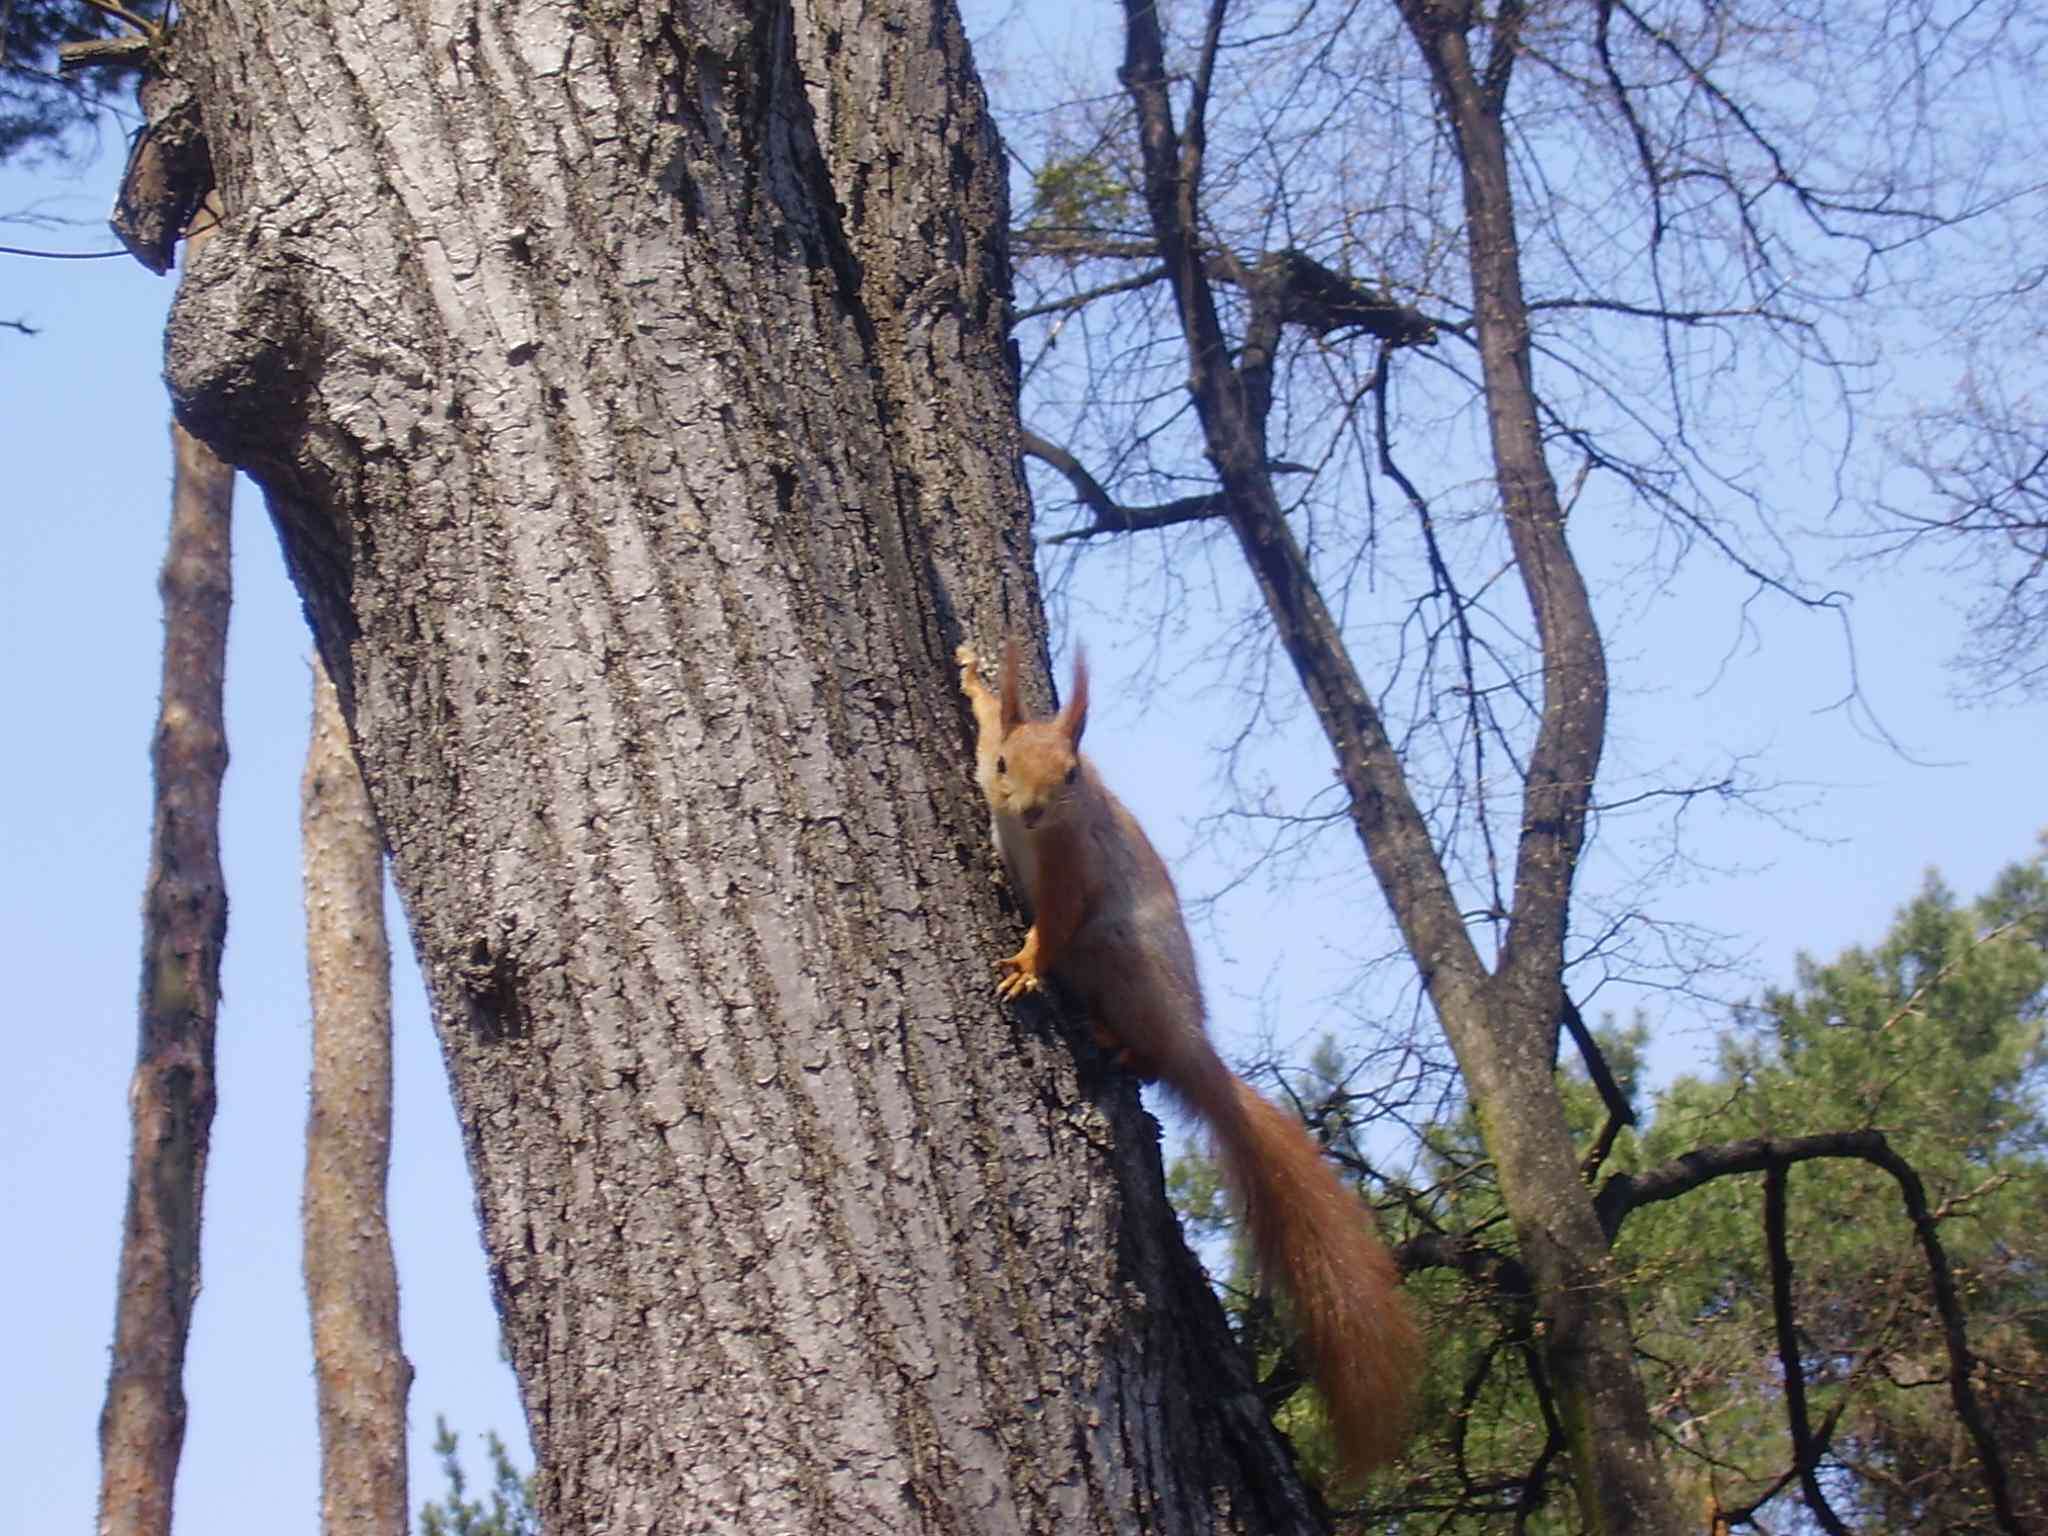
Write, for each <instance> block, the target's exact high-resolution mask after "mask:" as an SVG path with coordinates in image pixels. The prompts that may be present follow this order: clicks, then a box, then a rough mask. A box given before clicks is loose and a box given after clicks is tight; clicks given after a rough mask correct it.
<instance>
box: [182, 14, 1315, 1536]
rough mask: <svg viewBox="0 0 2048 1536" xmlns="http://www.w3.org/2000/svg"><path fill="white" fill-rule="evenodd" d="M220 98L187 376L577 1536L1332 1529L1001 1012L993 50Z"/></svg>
mask: <svg viewBox="0 0 2048 1536" xmlns="http://www.w3.org/2000/svg"><path fill="white" fill-rule="evenodd" d="M177 67H178V68H179V69H180V70H181V71H182V72H183V73H185V74H186V76H187V77H188V78H189V79H190V81H191V83H192V84H193V85H194V86H195V87H196V88H197V91H198V94H199V98H200V100H201V102H202V111H203V114H204V118H205V122H206V126H207V132H208V137H209V140H210V144H211V149H212V157H213V165H214V169H215V172H216V175H217V178H218V181H219V183H220V186H221V189H222V192H223V194H224V198H225V201H226V204H227V207H228V222H227V225H226V227H225V229H224V231H223V233H222V235H221V237H220V239H219V240H217V241H216V242H215V244H214V246H213V248H212V249H211V250H210V251H209V252H208V253H207V255H206V257H205V259H204V260H203V262H202V263H201V264H200V265H199V266H198V267H197V268H196V269H195V271H194V273H193V276H192V278H191V279H190V280H189V281H188V283H187V285H186V287H185V289H184V291H183V293H182V294H181V298H180V301H179V305H178V308H177V312H176V315H175V317H174V320H173V327H172V345H171V374H172V378H173V381H174V387H175V388H176V389H177V390H178V392H179V394H180V397H181V400H182V406H183V410H184V412H185V414H186V417H187V419H188V420H189V421H190V422H191V423H192V424H193V425H194V427H195V429H196V430H199V431H200V432H202V433H203V434H204V435H206V436H207V437H208V438H209V439H210V440H212V441H213V442H214V443H215V444H216V445H217V446H218V447H220V448H221V450H222V451H223V452H224V453H226V454H227V455H228V456H229V457H230V458H232V459H233V460H234V461H235V462H236V463H238V464H242V465H245V466H247V467H249V468H250V470H251V471H252V472H253V473H254V474H255V475H256V476H257V478H258V479H259V480H260V481H261V483H262V484H263V486H264V488H265V490H266V491H267V492H268V494H269V496H270V501H271V507H272V511H273V515H274V516H275V517H276V519H277V520H278V523H279V526H280V531H281V533H282V535H283V538H284V543H285V548H286V553H287V556H288V559H289V562H290V564H291V567H292V570H293V572H294V576H295V578H296V579H297V581H298V583H299V586H300V590H301V592H302V593H303V595H304V597H305V600H306V604H307V608H308V611H309V614H310V615H311V617H312V620H313V624H314V629H315V632H316V635H317V638H318V642H319V645H320V649H321V651H322V654H323V655H324V656H325V658H326V660H327V662H328V664H329V666H330V669H331V670H332V672H333V674H334V677H335V680H336V682H337V684H338V686H339V687H340V688H341V690H342V693H343V698H344V703H345V707H346V708H347V709H348V710H349V711H350V713H351V716H352V720H353V724H354V727H355V731H356V739H357V744H358V750H359V754H360V757H361V760H362V765H363V768H364V772H365V778H366V780H367V782H368V785H369V788H370V791H371V796H372V800H373V803H374V804H375V807H376V810H377V813H378V816H379V819H380V821H381V823H382V826H383V828H384V832H385V835H386V839H387V842H388V844H389V846H390V847H391V850H392V854H393V863H394V868H395V872H396V875H397V879H398V882H399V886H400V888H401V890H402V892H403V893H404V896H405V899H406V903H407V907H408V911H409V914H410V917H411V926H412V930H413V933H414V937H415V941H416V943H417V945H418V948H419V951H420V960H421V964H422V969H423V970H424V971H425V973H426V975H427V978H428V982H429V986H430V989H431V992H432V995H433V1001H434V1009H435V1018H436V1025H437V1028H438V1029H439V1031H440V1035H441V1040H442V1044H443V1049H444V1051H445V1054H446V1057H447V1062H448V1067H449V1072H450V1077H451V1080H452V1082H453V1085H454V1091H455V1094H456V1099H457V1105H458V1110H459V1113H460V1116H461V1119H462V1123H463V1125H464V1126H465V1128H466V1133H467V1138H468V1147H469V1153H470V1159H471V1164H472V1169H473V1171H474V1173H475V1176H476V1180H477V1186H478V1191H479V1199H480V1204H481V1208H482V1212H483V1217H484V1225H485V1241H486V1245H487V1248H488V1251H489V1255H490V1262H491V1271H492V1278H493V1282H494V1287H495V1291H496V1295H497V1299H498V1304H499V1307H500V1310H501V1313H502V1317H503V1323H504V1329H505V1336H506V1340H507V1343H508V1346H509V1349H510V1352H511V1356H512V1361H513V1365H514V1369H515V1370H516V1372H517V1374H518V1377H519V1380H520V1383H521V1387H522V1390H523V1392H524V1395H525V1401H526V1407H527V1414H528V1419H529V1425H530V1428H531V1430H532V1434H533V1438H534V1442H535V1445H536V1447H537V1450H538V1452H539V1456H540V1461H541V1472H542V1478H541V1507H542V1514H543V1518H544V1520H545V1521H546V1523H547V1525H548V1527H549V1529H551V1530H554V1531H557V1532H573V1531H579V1530H586V1529H587V1530H598V1529H603V1530H608V1531H613V1532H629V1531H644V1530H651V1529H654V1528H656V1527H657V1526H659V1527H660V1528H662V1529H664V1530H677V1529H685V1530H688V1529H729V1530H740V1529H744V1530H761V1531H774V1530H799V1529H801V1530H835V1529H860V1530H875V1531H891V1532H894V1531H904V1530H974V1531H1051V1530H1059V1531H1073V1530H1109V1529H1134V1528H1147V1529H1153V1530H1160V1531H1179V1530H1209V1529H1247V1530H1249V1529H1257V1530H1262V1531H1265V1530H1272V1531H1279V1530H1296V1529H1308V1528H1312V1526H1313V1524H1314V1520H1313V1517H1312V1516H1311V1514H1310V1513H1309V1512H1308V1510H1307V1508H1306V1506H1305V1504H1304V1501H1303V1497H1302V1495H1301V1493H1300V1491H1299V1488H1298V1487H1297V1485H1296V1484H1295V1482H1294V1480H1293V1478H1292V1476H1291V1474H1290V1473H1289V1472H1288V1471H1287V1469H1286V1466H1285V1461H1284V1457H1283V1456H1282V1455H1281V1453H1280V1450H1279V1447H1278V1445H1277V1442H1276V1441H1275V1439H1274V1438H1273V1436H1272V1434H1271V1432H1270V1429H1269V1428H1268V1426H1267V1425H1266V1424H1265V1422H1264V1419H1263V1416H1262V1414H1261V1413H1260V1411H1259V1408H1258V1404H1257V1400H1256V1398H1255V1396H1254V1395H1253V1394H1252V1392H1251V1390H1250V1384H1249V1381H1248V1379H1247V1376H1246V1374H1245V1372H1244V1369H1243V1367H1242V1364H1241V1363H1240V1362H1238V1361H1237V1360H1236V1359H1235V1358H1234V1356H1233V1355H1232V1354H1231V1353H1230V1352H1229V1351H1228V1350H1227V1349H1226V1348H1224V1347H1223V1339H1224V1335H1223V1332H1222V1323H1221V1318H1220V1314H1219V1313H1218V1311H1217V1309H1216V1308H1215V1306H1214V1304H1213V1302H1212V1301H1211V1300H1210V1298H1209V1297H1208V1295H1207V1293H1206V1292H1205V1290H1204V1289H1203V1287H1202V1285H1201V1282H1200V1277H1199V1273H1198V1272H1197V1271H1196V1270H1195V1269H1194V1267H1193V1265H1192V1264H1191V1262H1190V1261H1189V1260H1188V1258H1187V1256H1186V1254H1185V1251H1184V1249H1183V1248H1182V1247H1181V1246H1180V1243H1179V1240H1178V1237H1177V1235H1176V1234H1175V1233H1174V1231H1173V1227H1172V1224H1171V1216H1170V1214H1169V1213H1168V1211H1167V1209H1166V1207H1165V1204H1164V1201H1163V1197H1162V1194H1161V1191H1160V1187H1159V1180H1158V1166H1157V1155H1156V1149H1155V1148H1154V1147H1153V1146H1152V1145H1151V1144H1150V1142H1149V1141H1148V1140H1146V1138H1145V1137H1144V1135H1143V1125H1142V1121H1141V1120H1140V1119H1139V1117H1138V1116H1137V1114H1136V1111H1135V1099H1134V1097H1133V1096H1132V1095H1131V1094H1130V1092H1129V1091H1128V1086H1127V1085H1123V1084H1120V1083H1115V1081H1114V1080H1108V1082H1109V1084H1110V1085H1111V1086H1114V1088H1115V1091H1102V1092H1099V1098H1100V1103H1099V1105H1098V1104H1091V1102H1090V1101H1089V1098H1088V1097H1087V1096H1086V1095H1085V1094H1084V1092H1083V1091H1082V1085H1081V1084H1079V1083H1077V1081H1076V1077H1075V1073H1074V1067H1073V1063H1072V1059H1071V1058H1070V1056H1069V1055H1068V1053H1067V1051H1066V1049H1065V1048H1064V1047H1063V1046H1061V1045H1060V1044H1059V1043H1058V1042H1057V1041H1056V1040H1054V1039H1052V1038H1050V1037H1049V1035H1048V1033H1047V1031H1046V1029H1045V1024H1046V1020H1045V1018H1044V1017H1043V1016H1042V1015H1038V1014H1036V1013H1032V1012H1026V1013H1025V1014H1024V1015H1023V1016H1022V1017H1019V1018H1011V1019H1006V1018H1005V1017H1004V1016H1003V1015H1002V1014H1001V1013H1000V1012H999V1010H998V1009H997V1007H996V1005H995V1003H994V1001H993V998H992V995H991V993H992V985H991V984H992V979H993V971H992V969H991V966H990V961H991V959H992V957H994V956H995V955H997V954H1000V953H1004V952H1006V950H1007V949H1008V948H1011V947H1014V938H1015V935H1014V930H1013V929H1011V928H1009V926H1008V924H1006V923H1005V922H1004V920H1003V919H1002V918H1001V917H1000V915H999V913H998V912H997V909H996V904H995V898H994V889H993V887H992V885H991V884H990V872H991V869H992V863H991V858H990V855H989V853H988V851H987V847H986V831H985V825H984V822H983V819H982V816H981V814H980V812H979V810H978V809H977V808H976V806H975V803H974V796H973V792H972V789H971V787H970V784H969V774H968V767H969V763H968V750H967V745H966V741H967V737H966V720H965V716H964V711H963V708H962V706H961V704H960V702H959V700H958V698H957V696H956V694H955V691H954V687H953V678H952V669H951V668H950V666H949V665H948V658H949V656H950V653H951V650H952V647H953V645H954V644H955V642H956V641H958V640H959V639H961V638H963V637H967V636H970V635H971V636H972V637H973V638H975V639H976V640H978V641H980V642H982V643H984V644H986V643H989V642H992V641H993V640H994V639H995V638H996V636H997V635H998V633H999V632H1000V631H1001V630H1002V629H1003V628H1005V627H1010V626H1016V627H1027V626H1030V625H1033V624H1035V623H1036V622H1037V621H1038V620H1037V615H1038V607H1037V594H1036V590H1035V587H1034V583H1033V578H1032V574H1031V568H1030V558H1029V539H1028V531H1027V524H1026V513H1025V507H1024V503H1023V498H1022V493H1021V487H1020V485H1019V482H1018V478H1017V474H1016V466H1015V448H1016V426H1015V407H1014V398H1013V388H1014V383H1013V379H1012V377H1011V375H1010V371H1009V368H1008V364H1007V359H1006V352H1005V341H1006V338H1005V325H1006V320H1007V276H1006V263H1005V258H1004V252H1003V249H1002V231H1003V227H1004V223H1005V198H1004V190H1003V185H1004V166H1003V162H1002V158H1001V155H1000V153H999V149H998V146H997V144H996V143H995V139H994V135H993V131H992V129H991V127H990V125H989V123H988V120H987V117H986V113H985V109H984V106H983V103H982V99H981V96H980V93H979V89H978V87H977V86H976V84H975V82H974V78H973V73H972V69H971V66H970V64H969V63H968V61H967V57H966V49H965V45H964V43H963V41H962V39H961V35H960V29H959V25H958V22H957V19H956V18H955V17H954V16H953V15H952V13H951V11H950V9H949V8H948V7H946V6H945V5H943V4H941V5H939V6H936V7H932V6H928V5H926V4H922V3H919V0H889V3H884V4H866V5H854V4H851V3H846V0H815V3H812V4H810V5H807V6H805V7H803V8H802V9H800V10H799V11H798V12H797V13H795V14H792V13H790V12H788V11H786V10H783V9H781V8H779V7H774V6H767V7H763V6H740V5H736V4H734V5H711V4H674V3H665V0H621V3H617V4H613V5H609V6H606V7H602V8H594V7H593V8H583V9H579V10H575V11H567V10H564V9H562V8H559V7H554V6H542V5H524V6H522V5H514V6H509V7H502V8H498V7H488V8H482V9H479V8H476V7H473V6H466V5H465V6H457V5H453V4H444V3H438V0H430V3H427V4H423V5H422V4H414V5H401V4H398V3H396V0H367V3H364V4H352V5H349V6H345V7H344V6H338V5H333V6H330V5H323V4H312V5H309V4H306V3H304V0H288V3H286V0H279V3H267V0H195V3H193V4H192V5H191V6H190V7H189V8H188V10H187V12H186V16H185V20H184V22H183V24H182V26H181V30H180V42H179V47H178V64H177ZM1102 1086H1103V1085H1097V1087H1098V1089H1100V1088H1101V1087H1102Z"/></svg>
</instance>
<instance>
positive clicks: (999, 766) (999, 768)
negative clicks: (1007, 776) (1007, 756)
mask: <svg viewBox="0 0 2048 1536" xmlns="http://www.w3.org/2000/svg"><path fill="white" fill-rule="evenodd" d="M1009 771H1010V765H1009V763H1007V762H1006V761H1004V760H1003V759H1002V758H1000V757H999V758H997V759H996V772H997V773H1008V772H1009Z"/></svg>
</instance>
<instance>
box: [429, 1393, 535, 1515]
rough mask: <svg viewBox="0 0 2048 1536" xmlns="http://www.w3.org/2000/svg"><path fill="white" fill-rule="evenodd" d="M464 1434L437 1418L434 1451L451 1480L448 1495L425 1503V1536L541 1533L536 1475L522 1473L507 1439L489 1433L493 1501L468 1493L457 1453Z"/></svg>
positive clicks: (487, 1448)
mask: <svg viewBox="0 0 2048 1536" xmlns="http://www.w3.org/2000/svg"><path fill="white" fill-rule="evenodd" d="M458 1441H459V1437H458V1436H457V1435H456V1434H455V1432H454V1431H453V1430H451V1429H449V1427H448V1421H447V1420H446V1419H444V1418H442V1417H441V1416H440V1415H438V1414H436V1415H435V1417H434V1454H435V1455H436V1456H438V1457H440V1458H441V1471H442V1472H443V1473H444V1474H445V1475H446V1477H447V1479H448V1497H447V1498H446V1499H444V1500H429V1501H428V1502H427V1503H425V1504H423V1505H421V1506H420V1536H540V1515H539V1513H538V1512H537V1511H536V1510H535V1508H534V1502H533V1479H532V1478H530V1477H521V1476H520V1475H519V1469H518V1468H517V1467H515V1466H513V1465H512V1458H511V1456H510V1455H509V1454H508V1453H507V1452H506V1450H505V1442H504V1441H502V1440H500V1439H499V1438H498V1437H497V1435H496V1434H494V1433H493V1432H492V1431H490V1430H485V1431H484V1447H485V1449H486V1450H487V1451H488V1452H489V1454H490V1458H491V1490H490V1503H489V1504H488V1505H486V1504H485V1503H484V1502H483V1501H482V1500H480V1499H465V1498H464V1497H463V1496H462V1492H463V1488H464V1487H465V1486H466V1479H465V1478H464V1476H463V1471H462V1463H461V1461H459V1460H458V1459H457V1457H456V1446H457V1444H458Z"/></svg>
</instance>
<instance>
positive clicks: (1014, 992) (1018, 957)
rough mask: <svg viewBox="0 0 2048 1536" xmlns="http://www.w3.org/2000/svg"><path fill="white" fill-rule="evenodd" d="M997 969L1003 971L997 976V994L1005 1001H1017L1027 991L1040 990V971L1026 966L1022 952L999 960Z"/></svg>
mask: <svg viewBox="0 0 2048 1536" xmlns="http://www.w3.org/2000/svg"><path fill="white" fill-rule="evenodd" d="M996 969H997V970H999V971H1001V972H1002V973H1003V974H1002V975H1001V976H999V977H997V978H996V996H998V997H1000V998H1002V999H1003V1001H1004V1002H1015V1001H1016V1000H1017V999H1018V998H1020V997H1022V996H1023V995H1024V994H1025V993H1026V992H1036V991H1038V990H1039V981H1038V973H1037V972H1036V971H1032V970H1027V969H1026V968H1025V962H1024V956H1023V954H1022V953H1021V952H1020V953H1018V954H1014V955H1010V956H1008V957H1006V958H1004V959H1001V960H998V961H997V962H996Z"/></svg>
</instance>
